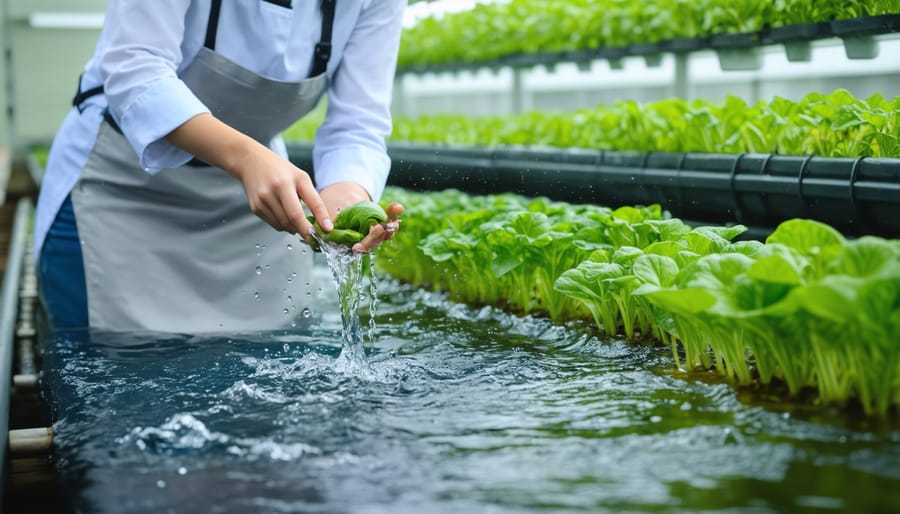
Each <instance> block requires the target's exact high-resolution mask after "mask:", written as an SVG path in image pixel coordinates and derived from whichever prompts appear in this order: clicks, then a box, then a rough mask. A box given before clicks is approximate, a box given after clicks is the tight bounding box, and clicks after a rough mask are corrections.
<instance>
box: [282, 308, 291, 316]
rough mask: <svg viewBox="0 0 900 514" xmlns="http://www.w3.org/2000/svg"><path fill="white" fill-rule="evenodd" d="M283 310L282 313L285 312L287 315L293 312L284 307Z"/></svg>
mask: <svg viewBox="0 0 900 514" xmlns="http://www.w3.org/2000/svg"><path fill="white" fill-rule="evenodd" d="M281 312H282V314H284V315H285V316H287V315H288V314H290V313H291V311H289V310H287V309H282V310H281Z"/></svg>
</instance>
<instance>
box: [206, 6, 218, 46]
mask: <svg viewBox="0 0 900 514" xmlns="http://www.w3.org/2000/svg"><path fill="white" fill-rule="evenodd" d="M221 11H222V0H212V6H211V7H210V9H209V20H207V22H206V39H205V40H204V41H203V46H205V47H206V48H209V49H210V50H215V49H216V33H218V31H219V13H220V12H221Z"/></svg>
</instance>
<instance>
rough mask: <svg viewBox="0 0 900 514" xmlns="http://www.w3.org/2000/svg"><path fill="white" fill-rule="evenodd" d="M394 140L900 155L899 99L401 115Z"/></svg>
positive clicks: (839, 93) (840, 95)
mask: <svg viewBox="0 0 900 514" xmlns="http://www.w3.org/2000/svg"><path fill="white" fill-rule="evenodd" d="M392 139H394V140H399V141H411V142H420V143H437V144H463V145H472V146H486V147H491V146H501V145H511V146H515V145H519V146H521V145H526V146H533V145H545V146H555V147H564V148H565V147H577V148H587V149H597V150H622V151H639V152H706V153H776V154H786V155H819V156H823V157H900V97H897V98H894V99H893V100H887V99H885V98H884V97H883V96H882V95H873V96H871V97H869V98H868V99H866V100H860V99H857V98H854V97H853V95H851V94H850V93H849V92H847V91H846V90H841V89H839V90H836V91H834V92H833V93H831V94H828V95H823V94H820V93H812V94H809V95H807V96H806V97H804V98H803V99H801V100H800V101H798V102H793V101H790V100H787V99H784V98H775V99H773V100H772V101H771V102H759V103H757V104H755V105H747V103H746V102H745V101H744V100H742V99H740V98H737V97H733V96H732V97H728V98H726V99H725V100H724V101H723V102H720V103H713V102H707V101H703V100H694V101H690V102H689V101H685V100H679V99H670V100H663V101H659V102H652V103H647V104H640V103H637V102H634V101H623V102H618V103H616V104H614V105H611V106H599V107H597V108H595V109H581V110H577V111H574V112H570V113H541V112H530V113H526V114H522V115H519V116H485V117H478V118H468V117H465V116H457V115H434V116H422V117H420V118H417V119H414V120H413V119H404V118H400V119H397V120H395V123H394V133H393V135H392Z"/></svg>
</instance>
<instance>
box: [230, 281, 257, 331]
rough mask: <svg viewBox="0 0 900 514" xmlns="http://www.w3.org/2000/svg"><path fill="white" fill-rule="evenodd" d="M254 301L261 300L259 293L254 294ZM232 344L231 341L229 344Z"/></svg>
mask: <svg viewBox="0 0 900 514" xmlns="http://www.w3.org/2000/svg"><path fill="white" fill-rule="evenodd" d="M253 299H254V300H259V293H253ZM230 342H231V341H229V343H230Z"/></svg>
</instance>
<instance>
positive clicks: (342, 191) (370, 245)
mask: <svg viewBox="0 0 900 514" xmlns="http://www.w3.org/2000/svg"><path fill="white" fill-rule="evenodd" d="M321 196H322V200H323V201H324V202H325V205H327V206H328V212H329V214H330V215H331V216H332V218H336V217H337V213H338V211H340V210H341V209H343V208H346V207H349V206H350V205H353V204H354V203H357V202H361V201H366V200H369V194H368V193H367V192H366V190H365V189H363V188H362V187H361V186H360V185H358V184H355V183H352V182H338V183H336V184H332V185H330V186H328V187H326V188H324V189H322V191H321ZM402 213H403V206H402V205H400V204H399V203H392V204H390V205H388V206H387V208H386V209H385V214H387V221H385V222H384V223H382V224H379V225H374V226H372V228H370V229H369V233H368V234H366V236H365V237H364V238H363V240H362V241H360V242H359V243H356V244H354V245H353V247H352V248H351V250H352V251H354V252H358V253H361V252H368V251H370V250H374V249H375V248H377V247H378V246H379V245H380V244H381V243H383V242H385V241H387V240H389V239H391V238H392V237H394V234H396V233H397V231H398V230H399V229H400V221H401V220H399V219H397V218H398V216H400V215H401V214H402Z"/></svg>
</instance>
